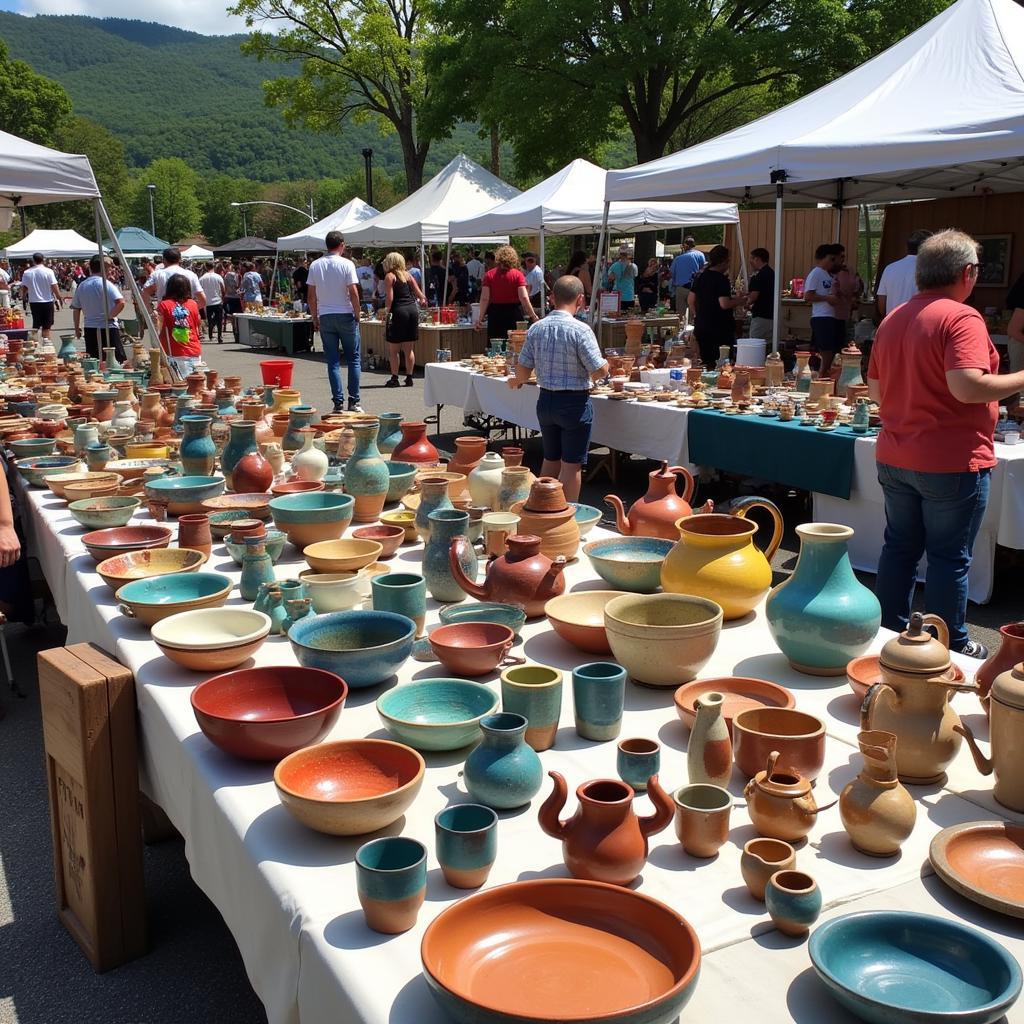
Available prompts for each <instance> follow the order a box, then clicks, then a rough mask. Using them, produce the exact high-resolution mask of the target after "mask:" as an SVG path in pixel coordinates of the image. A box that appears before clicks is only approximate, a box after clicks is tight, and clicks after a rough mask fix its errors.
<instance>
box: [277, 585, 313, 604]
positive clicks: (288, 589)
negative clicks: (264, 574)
mask: <svg viewBox="0 0 1024 1024" xmlns="http://www.w3.org/2000/svg"><path fill="white" fill-rule="evenodd" d="M277 588H278V590H280V591H281V597H282V599H283V600H284V601H285V604H287V602H288V601H296V600H298V599H299V598H303V597H309V593H308V591H307V589H306V584H305V583H304V582H303V581H302V580H278V581H277Z"/></svg>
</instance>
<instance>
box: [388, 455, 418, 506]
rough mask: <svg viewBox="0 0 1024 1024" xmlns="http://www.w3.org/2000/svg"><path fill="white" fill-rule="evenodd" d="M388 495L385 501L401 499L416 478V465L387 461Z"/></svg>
mask: <svg viewBox="0 0 1024 1024" xmlns="http://www.w3.org/2000/svg"><path fill="white" fill-rule="evenodd" d="M388 473H389V474H390V476H389V479H388V496H387V497H386V498H385V499H384V500H385V501H401V499H402V498H404V497H405V496H406V495H407V494H408V493H409V488H410V487H412V485H413V483H414V482H415V480H416V467H415V466H414V465H413V464H412V463H411V462H388Z"/></svg>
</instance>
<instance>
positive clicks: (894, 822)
mask: <svg viewBox="0 0 1024 1024" xmlns="http://www.w3.org/2000/svg"><path fill="white" fill-rule="evenodd" d="M857 742H858V743H859V744H860V752H861V754H862V755H863V757H864V765H863V767H862V768H861V770H860V774H859V775H858V776H857V778H856V779H854V780H853V782H850V783H848V784H847V785H846V787H845V788H844V789H843V791H842V793H840V794H839V817H840V818H841V819H842V822H843V828H845V829H846V833H847V835H849V837H850V842H851V843H853V845H854V846H855V847H856V848H857V849H858V850H860V852H861V853H866V854H869V855H870V856H872V857H892V856H895V855H896V854H897V853H899V852H900V847H901V846H902V845H903V843H904V841H905V840H906V839H907V838H908V837H909V836H910V833H911V832H913V831H914V822H915V821H916V820H917V807H916V806H915V805H914V799H913V797H911V795H910V794H909V793H908V792H907V791H906V790H905V789H904V788H903V786H902V785H900V782H899V780H898V779H897V777H896V756H895V749H896V737H895V736H893V734H892V733H891V732H880V731H878V730H874V731H869V732H859V733H858V734H857Z"/></svg>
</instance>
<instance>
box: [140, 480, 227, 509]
mask: <svg viewBox="0 0 1024 1024" xmlns="http://www.w3.org/2000/svg"><path fill="white" fill-rule="evenodd" d="M224 486H225V483H224V477H222V476H161V477H157V479H156V480H149V481H147V482H146V485H145V490H146V497H147V498H148V499H149V500H150V501H161V502H166V503H167V512H168V514H169V515H172V516H183V515H190V514H192V513H201V512H204V511H205V509H204V508H203V502H204V501H206V500H207V499H209V498H215V497H217V495H218V494H223V493H224Z"/></svg>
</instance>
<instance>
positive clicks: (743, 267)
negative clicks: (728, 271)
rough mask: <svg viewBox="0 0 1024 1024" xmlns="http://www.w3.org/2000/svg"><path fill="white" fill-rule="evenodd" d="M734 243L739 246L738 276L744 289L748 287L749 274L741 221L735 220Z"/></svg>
mask: <svg viewBox="0 0 1024 1024" xmlns="http://www.w3.org/2000/svg"><path fill="white" fill-rule="evenodd" d="M736 244H737V245H738V246H739V247H740V277H741V278H742V279H743V288H744V290H745V289H747V288H749V287H750V276H749V274H748V273H747V247H746V246H745V245H744V244H743V221H742V220H737V221H736Z"/></svg>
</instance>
